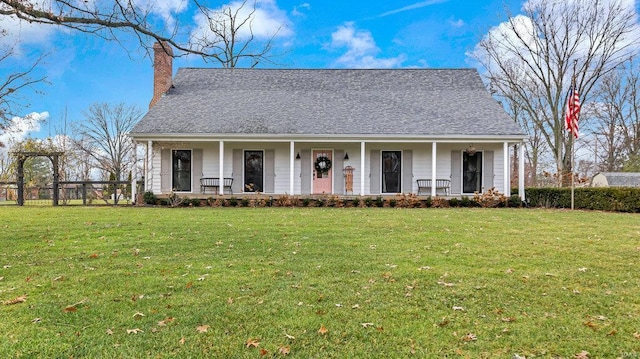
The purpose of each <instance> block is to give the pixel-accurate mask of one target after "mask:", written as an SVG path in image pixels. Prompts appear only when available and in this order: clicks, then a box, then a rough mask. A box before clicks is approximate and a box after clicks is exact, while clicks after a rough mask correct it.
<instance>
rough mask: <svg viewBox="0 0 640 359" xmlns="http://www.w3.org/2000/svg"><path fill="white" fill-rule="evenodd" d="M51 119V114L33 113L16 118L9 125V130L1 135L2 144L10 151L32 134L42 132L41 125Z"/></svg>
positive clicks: (0, 141)
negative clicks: (14, 145) (13, 146)
mask: <svg viewBox="0 0 640 359" xmlns="http://www.w3.org/2000/svg"><path fill="white" fill-rule="evenodd" d="M48 118H49V112H46V111H45V112H40V113H38V112H32V113H30V114H28V115H26V116H24V117H18V116H15V117H13V118H12V119H11V122H10V123H9V124H8V125H7V128H6V129H5V130H4V132H3V133H2V134H0V143H3V144H4V145H5V146H7V147H6V148H5V150H10V148H11V146H12V145H13V144H15V143H17V142H20V141H22V140H24V139H25V138H27V136H28V135H29V134H30V133H32V132H38V131H40V124H41V123H43V122H44V121H46V120H47V119H48Z"/></svg>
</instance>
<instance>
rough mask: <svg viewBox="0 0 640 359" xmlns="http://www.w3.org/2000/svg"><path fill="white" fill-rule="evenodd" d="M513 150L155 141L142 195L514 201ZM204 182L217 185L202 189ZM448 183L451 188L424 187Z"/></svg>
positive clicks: (503, 145)
mask: <svg viewBox="0 0 640 359" xmlns="http://www.w3.org/2000/svg"><path fill="white" fill-rule="evenodd" d="M514 144H518V145H519V144H521V140H520V139H510V138H507V139H486V138H485V139H480V138H465V139H455V140H452V139H446V140H444V139H409V138H403V139H386V140H383V139H353V138H343V139H318V138H306V139H305V138H298V139H295V140H285V139H280V140H278V139H265V138H262V139H257V138H246V137H245V138H224V139H215V140H212V139H205V138H202V139H196V138H191V139H185V140H183V141H176V139H175V138H172V139H171V140H163V139H153V140H152V139H149V140H148V141H146V142H144V145H145V147H146V151H145V161H144V164H145V166H144V176H145V178H146V181H145V188H144V189H145V191H150V192H153V193H154V194H157V195H159V196H161V195H166V194H170V193H179V194H180V195H183V196H188V197H194V198H195V197H199V196H202V195H205V196H204V198H207V197H208V196H207V195H219V194H224V195H225V196H229V195H230V196H235V197H241V196H244V195H256V194H262V195H272V196H279V195H287V196H302V195H304V196H312V195H337V196H359V197H365V196H378V195H380V196H393V195H396V194H399V193H400V194H402V193H404V194H415V195H418V194H420V195H421V196H428V197H436V196H440V197H442V196H446V197H464V196H472V195H473V194H474V193H483V192H485V191H487V190H488V189H490V188H495V190H497V191H499V192H502V193H503V194H505V195H507V196H509V194H510V193H511V183H510V177H511V171H512V166H511V164H512V161H511V160H510V158H512V155H513V154H511V155H510V149H511V146H512V145H514ZM517 152H518V153H517V158H518V173H519V175H518V178H519V184H518V188H519V196H520V198H522V199H524V183H523V179H524V161H523V158H524V156H523V150H522V146H518V151H517ZM203 179H217V181H211V182H208V184H207V185H206V186H204V187H203V182H202V181H203ZM220 179H222V180H220ZM419 180H420V181H419ZM443 181H446V182H447V183H448V187H447V188H445V187H443V186H438V185H435V186H430V187H425V186H424V183H427V182H428V183H434V184H436V183H442V182H443ZM212 183H213V185H212ZM212 186H213V187H215V186H217V188H211V187H212ZM276 198H279V197H276Z"/></svg>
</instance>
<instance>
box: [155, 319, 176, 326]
mask: <svg viewBox="0 0 640 359" xmlns="http://www.w3.org/2000/svg"><path fill="white" fill-rule="evenodd" d="M173 320H174V318H173V317H168V318H167V319H165V320H161V321H159V322H158V326H159V327H165V326H167V323H171V322H173Z"/></svg>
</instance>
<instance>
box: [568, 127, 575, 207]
mask: <svg viewBox="0 0 640 359" xmlns="http://www.w3.org/2000/svg"><path fill="white" fill-rule="evenodd" d="M569 136H573V134H571V133H569ZM569 138H571V137H569ZM570 141H571V210H573V209H574V198H575V187H576V186H575V180H574V177H573V176H574V173H575V169H574V167H573V166H575V161H576V154H575V151H574V147H575V143H576V141H575V138H571V140H570Z"/></svg>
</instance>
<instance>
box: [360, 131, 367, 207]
mask: <svg viewBox="0 0 640 359" xmlns="http://www.w3.org/2000/svg"><path fill="white" fill-rule="evenodd" d="M364 145H365V143H364V141H362V142H360V196H364V173H365V172H366V171H365V170H364V156H365V146H364Z"/></svg>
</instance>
